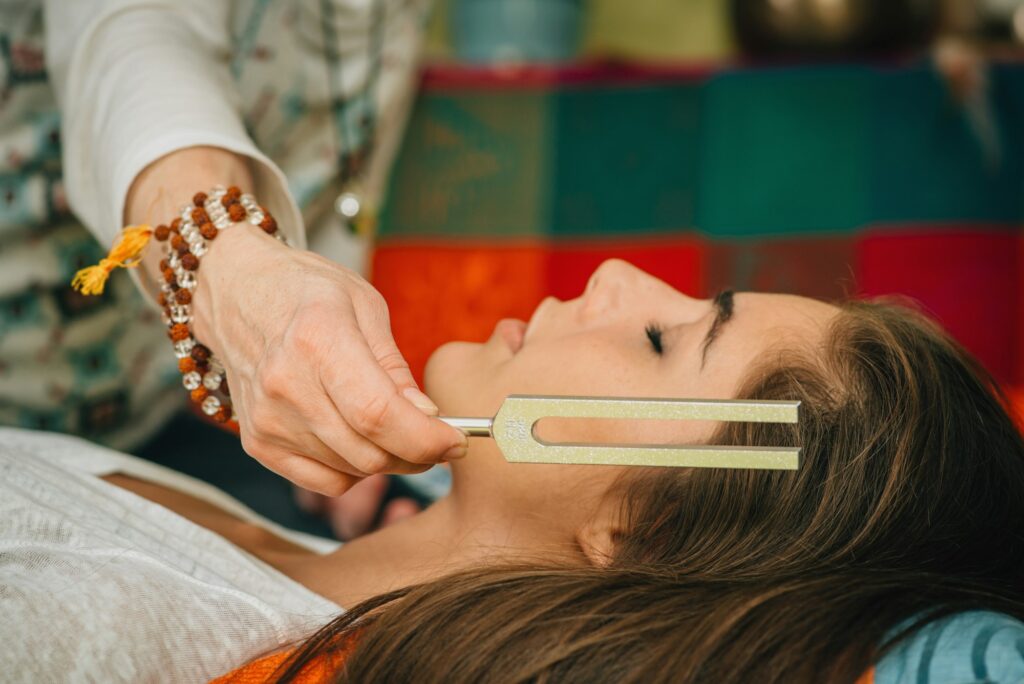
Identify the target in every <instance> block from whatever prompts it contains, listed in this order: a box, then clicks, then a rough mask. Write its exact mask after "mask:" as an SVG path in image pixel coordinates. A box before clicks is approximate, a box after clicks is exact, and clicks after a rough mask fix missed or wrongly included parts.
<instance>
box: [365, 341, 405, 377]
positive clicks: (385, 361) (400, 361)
mask: <svg viewBox="0 0 1024 684" xmlns="http://www.w3.org/2000/svg"><path fill="white" fill-rule="evenodd" d="M372 351H373V355H374V357H375V358H376V359H377V363H378V364H380V367H381V368H383V369H384V370H386V371H395V370H408V369H409V364H408V363H406V361H405V358H404V357H403V356H402V352H400V351H398V349H397V348H395V347H391V348H389V349H386V350H378V349H373V350H372Z"/></svg>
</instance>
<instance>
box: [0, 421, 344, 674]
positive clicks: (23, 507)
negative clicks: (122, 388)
mask: <svg viewBox="0 0 1024 684" xmlns="http://www.w3.org/2000/svg"><path fill="white" fill-rule="evenodd" d="M113 472H122V473H125V474H127V475H132V476H134V477H138V478H141V479H146V480H149V481H152V482H156V483H158V484H164V485H166V486H169V487H173V488H176V489H179V490H181V491H184V492H186V493H189V494H192V495H193V496H196V497H199V498H202V499H205V500H207V501H210V502H212V503H215V504H217V505H219V506H221V507H222V508H225V509H228V510H229V511H231V512H233V513H235V514H237V515H238V516H239V517H242V518H244V519H246V520H249V521H252V522H257V523H259V524H262V525H264V526H265V527H267V528H268V529H271V530H273V531H275V532H277V533H278V534H280V535H281V536H284V537H286V538H288V539H290V540H292V541H294V542H296V543H299V544H302V545H304V546H306V547H307V548H311V549H313V550H316V551H319V552H325V551H327V550H329V549H330V548H333V547H334V546H336V544H335V543H333V542H328V541H326V540H317V539H315V538H311V537H308V536H305V535H298V534H296V533H289V532H287V531H284V530H282V529H280V528H278V527H277V526H275V525H273V524H271V523H269V522H267V521H265V520H263V519H261V518H260V517H259V516H257V515H256V514H255V513H253V512H252V511H250V510H249V509H247V508H246V507H245V506H243V505H242V504H240V503H238V502H237V501H235V500H234V499H231V497H229V496H227V495H226V494H224V493H223V492H220V491H219V490H217V489H215V488H213V487H210V486H209V485H206V484H204V483H201V482H198V481H196V480H193V479H192V478H189V477H187V476H185V475H181V474H180V473H175V472H174V471H170V470H167V469H166V468H162V467H160V466H157V465H154V464H152V463H149V462H146V461H142V460H140V459H137V458H134V457H132V456H125V455H123V454H119V453H117V452H114V451H110V450H107V449H103V448H101V447H97V446H94V445H92V444H89V443H87V442H84V441H82V440H79V439H75V438H72V437H66V436H63V435H53V434H47V433H38V432H30V431H25V430H14V429H4V428H0V673H3V675H2V677H0V678H2V679H3V680H4V681H13V682H56V681H61V682H114V681H125V682H127V681H131V682H150V681H152V682H156V681H160V682H199V681H205V680H207V679H209V678H211V677H215V676H217V675H220V674H223V673H224V672H226V671H228V670H230V669H232V668H233V667H236V666H238V665H240V664H242V663H244V662H246V661H248V660H250V659H252V658H254V657H256V656H258V655H260V654H262V653H265V652H267V651H270V650H273V649H275V648H277V647H279V646H281V645H283V644H286V643H288V642H290V641H293V640H295V639H298V638H301V637H302V636H303V635H305V634H307V633H308V632H310V631H312V630H313V629H315V628H316V627H318V626H320V625H323V624H324V623H325V622H327V621H328V620H329V619H330V618H331V617H332V616H334V615H337V614H338V613H339V612H340V611H341V608H339V607H338V606H337V605H335V604H333V603H331V602H330V601H328V600H326V599H324V598H323V597H321V596H319V595H317V594H314V593H312V592H311V591H309V590H307V589H306V588H305V587H303V586H301V585H299V584H297V583H296V582H294V581H292V580H291V579H289V578H288V577H286V576H284V575H283V574H281V573H280V572H278V571H276V570H275V569H273V568H272V567H270V566H269V565H267V564H266V563H263V562H262V561H260V560H258V559H257V558H255V557H253V556H252V555H250V554H248V553H246V552H245V551H242V550H241V549H239V548H238V547H236V546H234V545H233V544H231V543H230V542H228V541H227V540H225V539H224V538H222V537H220V536H218V535H216V534H214V533H213V532H210V531H209V530H207V529H205V528H202V527H200V526H198V525H196V524H194V523H192V522H190V521H188V520H186V519H185V518H182V517H181V516H179V515H177V514H175V513H173V512H171V511H169V510H168V509H166V508H163V507H162V506H159V505H157V504H155V503H152V502H150V501H148V500H146V499H143V498H142V497H139V496H137V495H135V494H133V493H131V492H128V491H126V490H123V489H121V488H119V487H116V486H114V485H111V484H109V483H107V482H105V481H103V480H101V479H99V476H102V475H107V474H110V473H113Z"/></svg>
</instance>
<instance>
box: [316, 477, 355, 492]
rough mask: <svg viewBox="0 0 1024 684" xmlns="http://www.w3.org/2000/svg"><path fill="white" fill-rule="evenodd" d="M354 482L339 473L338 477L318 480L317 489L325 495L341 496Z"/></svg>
mask: <svg viewBox="0 0 1024 684" xmlns="http://www.w3.org/2000/svg"><path fill="white" fill-rule="evenodd" d="M352 484H353V483H352V481H351V480H349V478H347V477H344V476H342V475H339V476H338V477H336V478H331V479H329V480H324V481H323V482H318V483H317V485H318V486H317V491H319V492H320V493H321V494H323V495H325V496H341V495H342V494H344V493H345V492H347V491H348V490H349V489H351V488H352Z"/></svg>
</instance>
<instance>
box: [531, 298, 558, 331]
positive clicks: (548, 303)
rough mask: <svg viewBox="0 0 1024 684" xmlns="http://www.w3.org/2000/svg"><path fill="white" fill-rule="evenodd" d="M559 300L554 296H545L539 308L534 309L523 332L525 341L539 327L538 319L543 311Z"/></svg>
mask: <svg viewBox="0 0 1024 684" xmlns="http://www.w3.org/2000/svg"><path fill="white" fill-rule="evenodd" d="M557 301H558V300H557V299H555V298H554V297H545V298H544V300H543V301H541V303H540V304H538V305H537V308H536V309H534V310H533V315H532V316H530V322H529V323H527V325H526V330H525V331H524V332H523V341H524V342H525V341H526V340H528V339H530V331H532V330H533V329H534V328H535V327H537V320H538V319H539V318H540V317H541V311H542V310H543V309H546V308H548V307H549V306H552V305H554V304H555V303H556V302H557Z"/></svg>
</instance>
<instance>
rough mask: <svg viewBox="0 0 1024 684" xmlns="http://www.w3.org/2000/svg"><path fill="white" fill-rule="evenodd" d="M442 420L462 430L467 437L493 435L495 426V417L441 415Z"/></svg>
mask: <svg viewBox="0 0 1024 684" xmlns="http://www.w3.org/2000/svg"><path fill="white" fill-rule="evenodd" d="M441 420H442V421H443V422H445V423H448V424H449V425H451V426H452V427H453V428H455V429H457V430H462V431H463V432H464V433H466V436H467V437H491V436H492V430H493V428H494V419H493V418H457V417H454V416H441Z"/></svg>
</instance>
